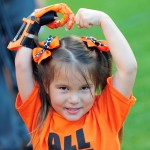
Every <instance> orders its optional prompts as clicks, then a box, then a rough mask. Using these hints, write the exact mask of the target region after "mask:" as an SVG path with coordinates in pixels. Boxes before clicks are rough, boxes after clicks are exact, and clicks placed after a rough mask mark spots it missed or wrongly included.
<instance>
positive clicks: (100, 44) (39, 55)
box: [32, 35, 109, 64]
mask: <svg viewBox="0 0 150 150" xmlns="http://www.w3.org/2000/svg"><path fill="white" fill-rule="evenodd" d="M81 40H82V41H83V42H84V43H85V44H86V45H87V47H89V48H90V47H95V48H97V50H99V51H103V52H109V48H108V46H107V42H106V41H99V40H97V39H96V38H94V37H91V36H82V37H81ZM39 44H40V47H36V48H34V49H33V51H32V56H33V60H34V61H35V62H36V63H38V64H40V62H41V61H42V60H44V59H46V58H48V57H50V56H51V55H52V51H53V50H54V49H56V48H58V47H59V46H60V40H59V38H58V36H55V37H53V36H52V35H50V36H49V37H48V39H47V40H46V41H45V42H41V43H39Z"/></svg>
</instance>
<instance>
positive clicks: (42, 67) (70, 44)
mask: <svg viewBox="0 0 150 150" xmlns="http://www.w3.org/2000/svg"><path fill="white" fill-rule="evenodd" d="M51 52H52V56H51V57H49V58H47V59H45V60H43V61H42V62H41V63H40V64H39V65H36V64H35V63H33V73H34V77H35V80H36V81H37V82H38V83H39V86H40V98H41V104H42V106H41V110H40V112H39V116H38V119H37V123H38V122H41V125H42V124H43V123H44V121H45V119H46V117H47V114H48V112H49V110H50V108H51V103H50V98H49V96H48V94H47V92H46V89H48V88H49V84H50V83H51V81H53V79H54V75H55V72H56V70H57V69H58V67H61V66H63V65H70V64H74V65H75V66H76V68H77V69H78V70H79V71H80V72H81V74H82V75H83V77H84V78H85V80H86V73H85V72H88V74H89V75H90V77H91V79H92V81H93V82H94V84H95V87H96V88H97V89H98V88H100V90H103V89H104V87H105V86H106V79H107V77H109V76H111V68H112V66H111V65H112V61H111V59H112V58H111V55H110V53H109V52H102V51H99V50H97V48H88V47H87V46H86V44H85V43H84V42H83V41H82V40H81V39H80V38H78V37H76V36H69V37H65V38H62V39H61V40H60V47H59V48H57V49H53V50H52V51H51Z"/></svg>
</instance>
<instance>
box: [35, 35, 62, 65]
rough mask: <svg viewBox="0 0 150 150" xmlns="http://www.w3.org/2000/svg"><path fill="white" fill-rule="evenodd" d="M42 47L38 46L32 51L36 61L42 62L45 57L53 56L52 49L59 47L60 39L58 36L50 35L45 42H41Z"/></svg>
mask: <svg viewBox="0 0 150 150" xmlns="http://www.w3.org/2000/svg"><path fill="white" fill-rule="evenodd" d="M40 46H41V47H36V48H34V49H33V51H32V56H33V60H34V61H35V62H36V63H38V64H39V63H40V62H41V61H42V60H43V59H46V58H48V57H50V56H51V52H50V50H52V49H55V48H58V47H59V46H60V41H59V38H58V36H55V37H53V36H51V35H50V36H49V37H48V39H47V40H46V41H45V42H40Z"/></svg>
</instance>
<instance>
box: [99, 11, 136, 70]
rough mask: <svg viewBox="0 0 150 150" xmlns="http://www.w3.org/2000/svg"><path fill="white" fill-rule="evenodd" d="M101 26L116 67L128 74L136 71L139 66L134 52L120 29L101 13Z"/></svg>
mask: <svg viewBox="0 0 150 150" xmlns="http://www.w3.org/2000/svg"><path fill="white" fill-rule="evenodd" d="M100 15H101V20H100V26H101V28H102V31H103V33H104V36H105V38H106V40H107V42H108V45H109V48H110V51H111V54H112V56H113V59H114V61H115V64H116V67H117V69H118V70H120V71H124V72H127V73H130V72H133V71H135V70H136V67H137V64H136V60H135V57H134V55H133V52H132V50H131V48H130V46H129V44H128V42H127V40H126V39H125V37H124V36H123V34H122V33H121V32H120V30H119V29H118V27H117V26H116V25H115V23H114V22H113V21H112V19H111V18H110V17H109V16H108V15H106V14H105V13H101V14H100Z"/></svg>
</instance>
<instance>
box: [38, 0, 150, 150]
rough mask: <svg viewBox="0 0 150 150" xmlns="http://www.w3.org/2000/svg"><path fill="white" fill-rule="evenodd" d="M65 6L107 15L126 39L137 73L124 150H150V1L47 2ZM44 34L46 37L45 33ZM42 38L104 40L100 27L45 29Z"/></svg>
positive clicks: (61, 0)
mask: <svg viewBox="0 0 150 150" xmlns="http://www.w3.org/2000/svg"><path fill="white" fill-rule="evenodd" d="M55 3H66V4H67V5H68V6H69V7H70V8H71V9H72V10H73V12H74V13H76V12H77V10H78V9H79V8H81V7H84V8H91V9H97V10H101V11H104V12H106V13H108V14H109V15H110V16H111V17H112V18H113V20H114V22H115V23H116V24H117V26H118V27H119V28H120V30H121V31H122V32H123V34H124V35H125V37H126V38H127V40H128V42H129V44H130V45H131V47H132V50H133V52H134V54H135V57H136V59H137V62H138V73H137V79H136V82H135V86H134V89H133V93H134V95H135V96H136V98H137V102H136V104H135V105H134V106H133V108H132V109H131V111H130V114H129V117H128V118H127V120H126V122H125V129H124V138H123V144H122V150H150V142H149V141H150V111H149V110H150V100H149V99H150V76H149V74H150V67H148V66H150V65H149V63H150V52H149V47H150V29H149V28H150V1H149V0H136V1H131V0H122V1H120V0H99V1H96V0H93V1H85V0H82V1H81V0H80V1H78V0H76V1H73V0H72V1H71V0H70V1H68V0H50V1H48V0H47V5H51V4H55ZM43 33H44V34H43ZM43 33H42V34H43V35H40V38H41V39H45V38H46V37H47V36H48V35H49V34H52V35H59V37H64V36H67V35H71V34H75V35H78V36H81V35H92V36H94V37H96V38H99V39H103V34H102V32H101V31H100V30H99V28H98V27H93V28H91V29H82V30H79V29H77V27H76V26H74V27H73V29H72V30H71V31H65V29H64V28H60V29H57V30H50V29H48V28H44V30H43Z"/></svg>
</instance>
